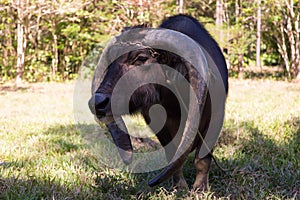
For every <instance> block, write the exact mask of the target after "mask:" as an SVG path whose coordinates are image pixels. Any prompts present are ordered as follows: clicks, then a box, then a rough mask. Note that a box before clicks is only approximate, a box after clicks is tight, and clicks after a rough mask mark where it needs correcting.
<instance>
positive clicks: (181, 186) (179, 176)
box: [172, 166, 189, 190]
mask: <svg viewBox="0 0 300 200" xmlns="http://www.w3.org/2000/svg"><path fill="white" fill-rule="evenodd" d="M172 181H173V185H172V188H173V189H177V190H185V189H188V188H189V187H188V184H187V183H186V181H185V178H184V176H183V172H182V166H181V167H180V168H179V169H178V170H177V171H176V172H175V173H174V174H173V179H172Z"/></svg>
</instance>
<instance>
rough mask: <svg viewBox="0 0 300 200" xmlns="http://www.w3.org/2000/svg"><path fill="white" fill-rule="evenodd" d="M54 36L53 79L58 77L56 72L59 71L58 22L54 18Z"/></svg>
mask: <svg viewBox="0 0 300 200" xmlns="http://www.w3.org/2000/svg"><path fill="white" fill-rule="evenodd" d="M51 23H52V37H53V44H52V51H53V58H52V63H51V71H52V79H53V80H54V79H55V78H56V72H57V67H58V49H57V46H58V42H57V40H58V38H57V35H56V33H55V31H56V29H55V27H56V23H55V20H52V22H51Z"/></svg>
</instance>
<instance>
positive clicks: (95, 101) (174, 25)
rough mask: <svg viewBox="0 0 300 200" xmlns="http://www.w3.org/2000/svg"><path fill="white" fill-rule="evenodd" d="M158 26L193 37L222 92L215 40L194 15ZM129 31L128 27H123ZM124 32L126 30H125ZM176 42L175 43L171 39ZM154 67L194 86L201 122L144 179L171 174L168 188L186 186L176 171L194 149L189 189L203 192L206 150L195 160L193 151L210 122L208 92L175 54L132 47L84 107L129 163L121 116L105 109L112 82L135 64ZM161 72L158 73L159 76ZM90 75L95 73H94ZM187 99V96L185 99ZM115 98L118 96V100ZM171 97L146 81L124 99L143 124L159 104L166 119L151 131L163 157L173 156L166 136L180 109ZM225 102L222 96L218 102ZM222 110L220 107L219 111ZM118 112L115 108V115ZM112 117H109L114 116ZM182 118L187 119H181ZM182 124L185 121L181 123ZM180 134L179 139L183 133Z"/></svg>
mask: <svg viewBox="0 0 300 200" xmlns="http://www.w3.org/2000/svg"><path fill="white" fill-rule="evenodd" d="M160 28H166V29H171V30H175V31H178V32H181V33H183V34H185V35H187V36H189V37H190V38H192V39H193V40H194V41H196V42H197V43H198V44H199V45H200V46H201V47H202V48H203V49H204V50H205V51H206V52H207V54H208V56H210V57H211V59H212V60H213V62H214V64H215V65H216V66H217V70H218V72H219V73H220V79H222V81H221V82H222V83H223V84H224V90H225V92H224V93H226V94H227V91H228V72H227V67H226V63H225V59H224V56H223V54H222V53H221V50H220V48H219V46H218V45H217V43H216V42H215V40H214V39H213V38H212V37H211V36H210V35H209V34H208V33H207V31H206V30H205V29H204V28H203V26H202V25H201V24H200V23H199V22H198V21H197V20H195V19H194V18H192V17H189V16H185V15H177V16H173V17H170V18H168V19H166V20H165V21H164V22H163V23H162V24H161V25H160ZM129 29H130V28H129ZM125 31H126V30H125ZM173 42H176V41H173ZM147 64H149V66H151V65H155V64H165V65H168V66H170V67H172V68H174V69H176V70H177V71H179V72H180V73H181V74H182V76H184V77H185V78H186V79H187V80H188V81H189V82H190V84H191V86H192V88H193V89H194V90H197V92H196V93H197V95H198V94H199V95H198V96H199V99H198V101H199V104H201V105H202V107H201V108H202V109H201V113H202V115H201V121H200V122H196V123H199V126H198V127H199V128H198V132H199V133H201V136H200V135H197V136H196V137H195V138H194V139H193V143H192V145H190V146H189V147H188V149H186V150H185V152H184V153H183V154H182V155H181V156H180V157H179V158H178V159H176V160H175V161H174V162H172V163H171V164H170V165H169V166H167V167H166V168H165V169H164V170H163V171H162V172H161V174H159V175H158V176H157V177H155V178H154V179H153V180H152V181H150V182H149V185H150V186H155V185H157V184H159V183H161V182H163V181H165V180H166V179H167V178H169V177H171V176H173V186H174V187H177V188H186V187H187V183H186V181H185V179H184V176H183V173H182V167H183V164H184V162H185V160H186V158H187V156H188V154H189V153H190V152H191V151H193V150H195V149H196V156H195V161H194V164H195V167H196V169H197V172H196V180H195V183H194V185H193V188H194V189H199V190H207V189H208V173H209V169H210V164H211V153H208V154H207V155H206V156H204V157H201V158H199V157H198V156H197V155H198V152H199V150H200V148H201V145H202V143H203V142H202V139H203V138H204V137H205V135H206V133H207V130H208V127H209V124H210V122H211V116H212V111H211V106H212V104H211V102H212V101H211V100H212V99H211V95H210V92H209V91H208V86H207V85H206V83H205V82H204V81H203V80H201V76H198V75H197V72H196V70H195V68H194V67H193V66H191V64H190V63H189V62H187V61H186V60H184V59H183V58H181V57H180V56H178V55H176V54H174V53H171V52H168V51H166V50H161V49H153V48H144V49H139V50H136V51H131V52H128V53H126V54H123V55H122V56H120V57H119V58H118V59H117V60H115V61H114V62H113V63H112V64H111V65H110V66H109V67H108V70H107V72H106V74H105V76H104V79H103V80H102V82H101V84H100V86H99V87H98V88H96V89H95V90H94V91H93V94H92V98H91V99H90V101H89V106H90V109H91V111H92V113H93V114H94V115H95V116H96V117H97V119H98V120H100V121H104V122H105V123H106V125H107V127H108V129H109V131H110V133H111V135H112V138H113V140H114V142H115V144H116V145H117V147H119V150H120V154H121V157H122V159H123V161H124V162H125V163H130V162H131V156H132V145H131V141H130V136H129V135H128V133H126V131H124V129H123V130H121V129H120V128H119V127H118V126H117V122H118V123H119V124H120V123H121V124H123V122H122V119H121V117H119V118H118V117H117V118H113V117H112V109H111V97H112V92H113V89H114V87H115V85H116V84H117V82H118V80H119V79H120V78H121V77H122V76H123V75H124V74H126V72H128V71H130V70H131V69H133V68H135V67H136V66H140V65H147ZM138 76H139V77H136V78H140V79H144V78H146V77H149V76H156V78H161V79H164V78H166V77H165V76H166V74H165V72H163V71H157V73H156V74H151V73H147V71H144V72H141V73H140V74H138ZM160 76H161V77H160ZM94 79H95V77H94ZM187 99H188V98H187ZM120 101H121V100H120ZM180 101H181V100H178V98H176V96H175V94H174V92H173V91H171V90H170V89H168V88H165V87H163V86H161V85H159V84H147V85H143V86H142V87H139V88H138V89H137V90H136V91H135V92H134V93H133V95H132V96H131V98H130V101H129V112H130V114H132V113H136V112H141V114H142V115H143V117H144V118H145V121H146V123H148V124H149V123H150V121H151V119H150V117H149V113H148V111H149V108H150V107H151V106H152V105H154V104H160V105H162V106H163V107H164V109H165V110H166V114H167V119H166V122H165V125H164V126H163V128H162V129H161V130H160V131H159V132H158V133H157V134H156V136H157V138H158V140H159V141H160V143H161V144H162V145H163V146H165V147H167V148H166V149H165V150H166V155H167V158H168V160H169V161H171V160H172V158H173V157H174V155H175V153H176V150H177V148H178V145H179V143H180V141H173V140H172V139H173V138H174V137H175V136H176V133H177V132H178V129H179V124H180V120H181V117H182V113H181V110H180V104H181V103H182V102H180ZM223 103H225V100H224V102H223ZM186 107H187V109H193V108H191V105H186ZM220 112H221V113H223V114H224V110H222V111H220ZM122 114H124V113H122V112H120V113H119V114H118V115H120V116H121V115H122ZM114 117H115V116H114ZM185 120H187V118H186V119H185ZM187 124H188V122H187ZM188 134H189V133H187V135H185V134H183V135H182V137H189V136H188Z"/></svg>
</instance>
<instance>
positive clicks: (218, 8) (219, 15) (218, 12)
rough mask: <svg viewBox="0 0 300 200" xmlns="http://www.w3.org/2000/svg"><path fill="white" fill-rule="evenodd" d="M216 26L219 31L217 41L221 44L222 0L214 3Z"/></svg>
mask: <svg viewBox="0 0 300 200" xmlns="http://www.w3.org/2000/svg"><path fill="white" fill-rule="evenodd" d="M216 4H217V5H216V26H217V28H218V29H219V37H220V38H219V41H221V42H223V31H222V26H223V3H222V0H217V2H216Z"/></svg>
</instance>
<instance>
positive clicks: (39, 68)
mask: <svg viewBox="0 0 300 200" xmlns="http://www.w3.org/2000/svg"><path fill="white" fill-rule="evenodd" d="M299 11H300V1H299V0H265V1H263V0H247V1H245V0H209V1H198V0H177V1H176V0H164V1H163V0H126V1H116V0H104V1H103V0H101V1H99V0H54V1H53V0H51V1H50V0H14V1H11V0H0V83H5V82H7V81H16V82H17V83H21V82H22V81H26V82H41V81H67V80H72V79H75V78H76V77H77V76H78V75H77V74H78V70H79V69H80V67H81V66H82V65H91V66H88V67H90V69H91V71H93V69H94V68H95V67H96V66H95V62H96V61H97V59H98V58H99V56H100V55H101V51H102V49H103V48H104V47H105V44H106V42H107V41H108V40H109V39H110V38H111V37H112V36H114V35H117V34H118V33H120V31H121V30H122V28H123V27H124V26H132V25H138V24H146V25H148V26H149V27H157V26H158V25H159V24H160V23H161V21H162V20H163V19H164V18H166V17H168V16H171V15H174V14H178V13H184V14H188V15H191V16H193V17H195V18H197V19H198V20H199V21H200V22H201V23H202V24H203V25H204V26H205V27H206V28H207V29H208V30H209V32H210V33H211V35H212V36H213V37H214V38H215V39H216V40H217V42H218V43H219V44H220V46H221V48H222V50H223V52H224V54H225V57H226V60H227V64H228V68H229V71H230V76H231V77H241V78H255V77H269V78H272V79H284V80H291V79H300V62H299V60H300V46H299V43H300V42H299V37H300V31H299V15H300V14H299V13H300V12H299Z"/></svg>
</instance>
